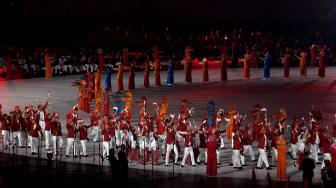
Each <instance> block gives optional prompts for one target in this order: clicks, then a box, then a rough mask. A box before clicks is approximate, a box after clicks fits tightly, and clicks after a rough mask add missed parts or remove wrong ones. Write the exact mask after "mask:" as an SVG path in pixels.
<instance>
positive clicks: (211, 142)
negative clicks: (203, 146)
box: [206, 128, 218, 177]
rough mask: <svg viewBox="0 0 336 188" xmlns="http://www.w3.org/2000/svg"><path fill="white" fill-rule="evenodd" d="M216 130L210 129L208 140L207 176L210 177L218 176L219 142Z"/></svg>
mask: <svg viewBox="0 0 336 188" xmlns="http://www.w3.org/2000/svg"><path fill="white" fill-rule="evenodd" d="M215 133H216V129H214V128H209V133H208V134H209V136H208V138H207V168H206V175H207V176H208V177H211V176H217V155H216V150H217V148H218V140H217V138H216V135H215Z"/></svg>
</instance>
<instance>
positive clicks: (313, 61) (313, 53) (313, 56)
mask: <svg viewBox="0 0 336 188" xmlns="http://www.w3.org/2000/svg"><path fill="white" fill-rule="evenodd" d="M316 59H317V46H316V45H315V44H313V45H312V46H311V47H310V67H314V66H315V64H316Z"/></svg>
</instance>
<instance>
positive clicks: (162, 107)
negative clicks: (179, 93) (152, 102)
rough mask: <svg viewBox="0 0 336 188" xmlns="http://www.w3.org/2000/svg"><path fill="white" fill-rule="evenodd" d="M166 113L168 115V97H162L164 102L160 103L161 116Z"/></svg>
mask: <svg viewBox="0 0 336 188" xmlns="http://www.w3.org/2000/svg"><path fill="white" fill-rule="evenodd" d="M165 113H168V97H167V96H164V97H162V102H161V103H160V115H161V116H162V115H164V114H165Z"/></svg>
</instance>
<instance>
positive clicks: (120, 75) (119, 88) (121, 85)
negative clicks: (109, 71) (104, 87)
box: [116, 64, 124, 92]
mask: <svg viewBox="0 0 336 188" xmlns="http://www.w3.org/2000/svg"><path fill="white" fill-rule="evenodd" d="M123 72H124V70H123V65H122V64H120V65H119V66H118V73H117V87H116V88H117V92H120V91H122V90H124V82H123V79H124V74H123Z"/></svg>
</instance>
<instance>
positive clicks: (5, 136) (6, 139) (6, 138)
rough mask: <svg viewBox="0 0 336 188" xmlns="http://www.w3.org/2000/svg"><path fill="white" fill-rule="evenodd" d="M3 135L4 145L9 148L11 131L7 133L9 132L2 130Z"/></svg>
mask: <svg viewBox="0 0 336 188" xmlns="http://www.w3.org/2000/svg"><path fill="white" fill-rule="evenodd" d="M1 133H2V136H3V142H2V143H3V145H4V146H5V147H6V146H7V147H8V146H9V131H7V130H2V131H1Z"/></svg>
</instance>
